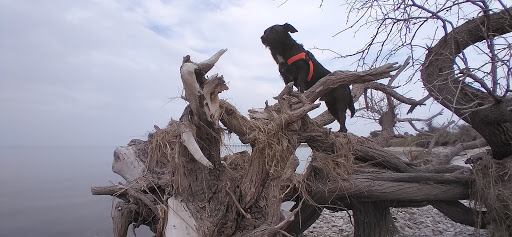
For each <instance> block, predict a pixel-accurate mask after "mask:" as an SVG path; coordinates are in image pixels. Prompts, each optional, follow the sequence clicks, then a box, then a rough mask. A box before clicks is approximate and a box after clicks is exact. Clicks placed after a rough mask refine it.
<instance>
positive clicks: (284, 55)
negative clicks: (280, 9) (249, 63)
mask: <svg viewBox="0 0 512 237" xmlns="http://www.w3.org/2000/svg"><path fill="white" fill-rule="evenodd" d="M295 32H297V30H296V29H295V27H293V26H292V25H290V24H288V23H286V24H284V25H273V26H271V27H269V28H267V29H266V30H265V32H264V33H263V35H262V36H261V42H262V43H263V44H264V45H265V46H267V47H268V48H269V49H270V53H271V54H272V57H273V58H274V60H275V61H276V63H277V64H278V65H279V73H280V74H281V77H283V80H284V82H285V83H286V84H288V83H290V82H294V85H295V86H296V87H297V88H298V89H299V91H301V92H304V91H305V90H307V89H309V88H310V87H311V86H313V85H314V84H315V83H316V82H317V81H318V80H320V79H322V78H323V77H325V76H327V75H328V74H329V73H331V72H330V71H329V70H327V69H326V68H324V66H322V64H320V63H319V62H318V61H317V60H316V59H315V56H313V54H312V53H311V52H309V51H307V50H305V49H304V47H303V46H302V45H301V44H299V43H297V42H296V41H295V40H294V39H293V38H292V37H291V36H290V34H289V33H295ZM321 100H324V101H325V104H326V105H327V109H328V110H329V112H330V113H331V115H332V116H333V117H334V118H336V120H338V122H339V123H340V132H347V128H346V127H345V120H346V111H347V108H348V109H349V110H350V113H351V115H352V117H353V116H354V113H355V111H356V110H355V108H354V101H353V99H352V94H351V92H350V87H349V86H348V85H340V86H338V87H336V88H334V89H332V90H331V91H330V92H329V93H327V94H326V95H324V96H323V97H322V98H321Z"/></svg>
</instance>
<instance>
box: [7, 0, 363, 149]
mask: <svg viewBox="0 0 512 237" xmlns="http://www.w3.org/2000/svg"><path fill="white" fill-rule="evenodd" d="M281 3H282V2H281V1H272V0H266V1H234V0H223V1H213V0H211V1H199V0H194V1H173V0H171V1H157V0H151V1H133V0H131V1H123V0H118V1H114V0H108V1H100V0H96V1H58V0H54V1H23V0H16V1H6V0H3V1H2V0H0V34H1V35H2V36H1V37H0V40H1V41H0V42H1V44H0V52H2V53H1V54H0V114H1V115H0V145H22V144H28V145H31V144H39V145H80V144H82V145H120V144H124V143H126V142H128V141H129V139H131V138H140V137H143V136H144V135H145V134H146V133H147V131H148V130H151V129H152V127H153V126H152V125H153V124H158V125H159V126H165V124H166V123H167V122H168V121H169V120H170V119H171V118H174V119H178V118H179V116H180V115H181V113H182V110H183V108H184V106H185V103H184V102H183V101H182V100H180V99H175V100H170V98H171V97H177V96H180V93H181V87H182V86H181V80H180V78H179V66H180V64H181V60H182V57H183V56H185V55H187V54H189V55H191V57H192V60H194V61H202V60H204V59H206V58H207V57H209V56H210V55H212V54H213V53H215V52H217V51H218V50H219V49H222V48H228V52H227V53H226V54H225V56H223V57H222V58H221V59H220V61H219V63H218V64H217V65H216V67H215V68H214V69H213V70H212V73H219V74H221V75H224V77H225V80H226V81H227V83H228V85H229V87H230V90H229V91H227V92H225V93H223V94H221V97H223V98H227V99H228V100H230V101H231V102H232V103H233V104H235V105H236V106H237V107H239V108H240V110H241V112H243V113H245V112H246V111H247V109H250V108H253V107H262V106H263V105H264V102H265V100H269V102H270V103H274V102H273V99H272V97H273V96H275V95H277V93H279V91H280V90H281V89H282V87H283V82H282V80H281V78H280V77H279V74H278V72H277V66H276V65H275V63H274V62H273V60H272V58H271V56H270V53H269V51H268V49H266V48H265V47H264V46H263V45H262V44H261V41H260V36H261V34H262V33H263V31H264V29H266V28H267V27H269V26H270V25H273V24H282V23H285V22H289V23H292V24H294V25H295V26H296V27H297V29H298V30H299V32H298V33H296V34H294V35H293V36H294V38H295V39H297V41H298V42H300V43H303V44H304V45H305V47H306V48H312V47H314V46H316V47H319V48H331V49H334V50H336V51H344V50H346V49H347V48H349V47H350V49H353V47H354V46H353V45H356V44H358V43H360V42H359V41H358V40H357V39H354V38H339V37H334V38H333V37H332V36H333V35H334V34H335V33H336V32H338V31H339V30H341V29H342V28H343V27H344V22H345V18H344V11H345V10H344V8H343V7H339V6H338V5H334V4H337V3H331V2H326V3H324V5H325V6H324V7H323V8H319V5H320V1H305V0H301V1H290V2H287V3H286V4H284V5H283V6H280V7H279V5H280V4H281ZM326 4H332V5H326ZM314 53H315V54H316V56H317V58H318V59H319V60H320V61H321V62H323V63H324V65H326V66H327V67H328V68H330V69H331V70H337V69H350V68H351V67H352V66H350V65H349V64H348V62H346V61H340V60H331V59H332V58H333V57H334V55H333V54H330V53H322V52H317V51H314ZM352 122H353V121H352V120H349V124H348V126H349V130H351V131H352V132H356V133H357V132H358V128H357V127H358V125H353V124H352ZM365 126H366V125H363V126H360V127H365ZM366 127H367V126H366Z"/></svg>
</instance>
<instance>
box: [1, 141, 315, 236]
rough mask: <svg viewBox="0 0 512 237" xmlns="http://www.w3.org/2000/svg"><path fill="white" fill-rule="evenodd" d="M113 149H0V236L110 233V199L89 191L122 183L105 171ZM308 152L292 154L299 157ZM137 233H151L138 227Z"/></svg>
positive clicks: (145, 234)
mask: <svg viewBox="0 0 512 237" xmlns="http://www.w3.org/2000/svg"><path fill="white" fill-rule="evenodd" d="M114 149H115V147H0V219H1V221H0V237H18V236H19V237H31V236H34V237H44V236H77V237H95V236H97V237H102V236H112V220H111V218H110V210H111V207H112V198H111V197H109V196H93V195H91V191H90V189H91V187H92V186H106V185H109V184H110V182H112V183H117V182H121V181H123V179H122V178H121V177H119V176H117V175H116V174H114V173H113V172H112V170H111V166H112V157H113V156H112V154H113V151H114ZM240 149H244V148H243V147H234V148H232V149H231V150H234V151H239V150H240ZM309 152H310V150H309V148H299V150H298V153H297V155H298V156H299V157H300V158H301V160H302V161H305V160H306V158H307V157H308V156H309ZM301 163H302V164H301V166H300V167H299V168H298V170H302V169H304V162H301ZM129 236H133V234H131V231H129ZM137 236H138V237H146V236H148V237H149V236H152V234H151V232H150V231H149V229H148V228H147V227H142V228H139V229H137Z"/></svg>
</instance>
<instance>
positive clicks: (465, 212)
mask: <svg viewBox="0 0 512 237" xmlns="http://www.w3.org/2000/svg"><path fill="white" fill-rule="evenodd" d="M223 53H225V50H221V51H219V52H218V53H217V54H215V55H214V56H212V58H210V59H208V60H206V61H204V62H202V63H194V62H192V61H191V60H190V57H188V56H187V57H185V58H184V60H183V65H182V67H181V70H180V72H181V77H182V81H183V84H184V88H185V98H186V100H187V101H188V102H189V105H188V106H187V108H186V109H185V111H184V113H183V115H182V116H181V118H180V121H174V120H173V121H171V122H170V123H169V125H168V126H167V127H166V128H162V129H161V128H158V127H155V131H154V132H152V133H151V134H150V135H149V136H148V141H134V142H131V143H130V144H129V146H127V147H122V148H118V150H116V151H117V152H116V159H115V162H114V163H115V165H113V166H115V168H113V169H114V170H115V172H116V173H118V174H120V175H121V176H122V177H123V178H125V180H126V183H125V184H118V185H112V186H107V187H93V188H92V190H91V191H92V193H93V194H94V195H111V196H115V197H117V198H119V202H118V204H117V206H116V212H115V213H116V214H115V218H114V225H115V226H114V228H115V229H116V231H115V232H114V235H115V236H116V237H121V236H126V231H127V228H128V225H129V224H130V223H133V224H134V225H136V226H138V225H140V224H144V225H148V226H150V228H151V230H152V231H153V232H155V234H156V235H157V236H291V235H296V234H300V233H302V232H303V231H304V230H305V229H307V228H308V227H309V226H310V225H311V224H313V223H314V222H315V221H316V219H317V218H318V217H319V216H320V213H321V211H322V209H323V208H329V209H331V210H347V209H349V210H353V211H354V218H355V223H356V225H355V228H356V231H355V233H357V235H358V236H367V235H369V232H367V231H365V229H368V227H369V226H371V227H372V228H373V229H378V230H379V231H381V233H382V235H383V236H386V235H392V234H394V233H395V231H396V229H395V228H394V227H393V220H392V218H391V216H390V213H389V207H391V206H392V205H398V206H412V207H417V206H421V205H426V203H428V202H432V203H433V204H434V203H435V204H436V205H434V207H436V208H438V209H440V210H441V211H442V212H443V213H447V215H449V214H453V215H449V216H450V218H452V219H453V220H456V221H458V220H459V221H460V222H463V223H464V224H475V223H468V221H467V217H468V216H469V217H473V216H474V215H475V212H474V211H473V210H472V209H471V208H467V209H465V208H460V205H462V204H460V202H458V200H461V199H468V198H469V188H470V183H471V181H472V176H471V173H470V172H468V170H467V168H464V167H457V166H438V167H417V166H416V165H414V164H412V163H410V162H406V161H404V160H402V159H400V158H398V157H396V156H395V155H393V154H391V153H390V152H387V151H385V150H384V149H382V148H381V147H378V146H376V145H375V144H373V143H372V142H370V141H368V140H367V139H364V138H360V137H357V136H354V135H352V134H344V133H333V132H331V131H330V130H328V129H326V128H323V127H322V126H321V124H319V123H318V121H321V120H320V119H311V118H309V116H308V115H307V113H308V112H309V111H311V110H314V109H316V108H318V104H315V101H316V100H317V99H318V98H320V97H321V96H322V95H323V94H325V93H328V92H329V90H330V89H331V88H334V87H337V86H338V85H340V84H357V83H366V82H372V81H375V80H379V79H382V78H388V77H390V76H391V72H393V71H395V70H397V69H398V67H397V66H396V65H395V64H388V65H385V66H382V67H379V68H375V69H372V70H369V71H363V72H348V71H335V72H333V73H331V74H330V75H328V76H326V77H325V78H323V79H321V80H320V81H319V82H318V83H317V84H315V86H313V87H312V88H311V89H309V90H308V91H306V92H305V93H298V92H296V91H293V85H292V84H289V85H287V86H286V87H285V88H284V89H283V90H282V92H281V93H280V94H279V95H277V97H276V100H277V103H276V104H275V105H268V104H267V106H266V107H265V108H263V109H254V110H251V111H250V116H249V118H248V117H246V116H243V115H242V114H241V113H240V112H239V111H238V110H237V109H236V108H235V107H234V106H233V105H231V104H230V103H228V102H227V101H224V100H220V99H219V97H218V94H219V93H221V92H222V91H224V90H227V89H228V87H227V86H226V84H225V82H224V79H223V78H222V77H221V76H217V75H214V76H210V77H208V78H207V77H205V75H206V73H207V72H208V71H209V70H210V69H211V68H212V67H213V65H214V64H215V62H216V61H217V60H219V58H220V57H221V56H222V54H223ZM221 124H222V125H223V127H221ZM225 131H228V132H231V133H234V134H236V135H238V137H239V138H240V141H241V142H242V143H244V144H249V145H250V146H251V148H252V152H251V153H248V152H241V153H236V154H233V155H228V156H226V157H221V155H220V147H221V142H222V139H221V137H222V134H223V133H224V132H225ZM301 143H305V144H307V145H308V146H309V147H310V148H311V149H312V150H313V155H312V159H311V162H310V165H309V166H308V167H307V170H306V172H305V173H304V174H296V173H295V169H296V168H297V166H298V160H297V157H295V150H296V149H297V147H298V146H299V144H301ZM121 161H123V162H121ZM288 200H292V201H295V202H296V205H295V206H294V208H292V209H291V210H289V213H291V214H290V215H288V217H285V215H283V213H282V212H281V210H280V207H281V203H282V202H284V201H288ZM130 213H131V214H130ZM372 215H375V216H377V215H378V216H379V218H377V219H376V218H373V219H371V218H370V219H368V217H371V216H372ZM461 215H462V216H464V217H465V218H461ZM364 220H366V222H365V221H364ZM372 220H373V221H372ZM379 220H380V221H379ZM364 223H366V224H364ZM475 225H476V224H475Z"/></svg>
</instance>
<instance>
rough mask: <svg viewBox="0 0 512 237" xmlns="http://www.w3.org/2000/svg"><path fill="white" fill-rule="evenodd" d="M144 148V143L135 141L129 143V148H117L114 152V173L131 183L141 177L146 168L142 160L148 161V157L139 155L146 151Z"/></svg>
mask: <svg viewBox="0 0 512 237" xmlns="http://www.w3.org/2000/svg"><path fill="white" fill-rule="evenodd" d="M144 146H145V143H144V142H143V141H141V140H137V139H134V140H132V141H130V143H128V146H120V147H117V148H116V149H115V150H114V162H113V163H112V171H114V173H116V174H118V175H120V176H121V177H123V178H124V179H125V180H126V182H131V181H133V180H135V179H136V178H138V177H140V176H141V175H142V172H143V171H144V169H145V168H146V166H145V160H141V157H146V159H147V156H144V155H139V154H138V153H140V152H144V151H145V149H144ZM146 152H147V151H146Z"/></svg>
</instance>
